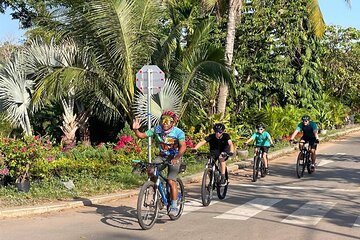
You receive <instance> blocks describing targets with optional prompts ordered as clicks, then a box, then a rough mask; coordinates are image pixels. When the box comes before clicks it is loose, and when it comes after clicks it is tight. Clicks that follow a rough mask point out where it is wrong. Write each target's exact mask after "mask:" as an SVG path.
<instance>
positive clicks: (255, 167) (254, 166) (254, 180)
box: [252, 156, 260, 182]
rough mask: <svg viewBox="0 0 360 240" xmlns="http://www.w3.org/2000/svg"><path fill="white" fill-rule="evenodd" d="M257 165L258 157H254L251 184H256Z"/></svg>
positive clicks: (258, 162)
mask: <svg viewBox="0 0 360 240" xmlns="http://www.w3.org/2000/svg"><path fill="white" fill-rule="evenodd" d="M259 164H260V157H259V156H255V157H254V164H253V176H252V181H253V182H256V181H257V178H258V176H259Z"/></svg>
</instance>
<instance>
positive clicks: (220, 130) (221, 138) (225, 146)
mask: <svg viewBox="0 0 360 240" xmlns="http://www.w3.org/2000/svg"><path fill="white" fill-rule="evenodd" d="M213 130H214V132H215V133H213V134H210V135H208V136H207V137H205V139H204V140H202V141H201V142H199V143H198V144H196V146H195V147H194V148H193V149H192V150H193V151H197V149H198V148H200V147H201V146H203V145H204V144H206V143H209V146H210V155H212V156H214V157H215V159H219V161H220V173H221V179H220V184H221V185H223V186H224V185H225V184H226V179H225V170H226V163H225V161H226V160H227V159H228V158H229V156H233V155H234V145H233V143H232V141H231V139H230V135H229V134H227V133H225V132H224V131H225V126H224V124H222V123H216V124H215V125H214V127H213Z"/></svg>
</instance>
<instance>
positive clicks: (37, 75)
mask: <svg viewBox="0 0 360 240" xmlns="http://www.w3.org/2000/svg"><path fill="white" fill-rule="evenodd" d="M24 53H25V56H26V60H25V62H24V67H25V68H26V69H27V72H28V73H29V74H30V75H31V76H32V77H33V78H34V79H35V81H36V83H37V84H36V88H35V92H34V95H33V99H32V101H33V103H34V106H35V107H36V109H39V108H41V107H42V106H43V105H44V104H46V102H48V101H50V100H55V101H56V100H57V101H60V102H61V104H62V106H63V109H64V114H63V125H62V126H59V127H60V128H61V130H62V131H63V137H62V142H63V143H64V148H65V149H71V148H72V147H74V146H75V143H76V136H75V133H76V131H77V129H78V128H81V127H83V126H85V125H87V121H88V112H87V111H85V110H84V111H82V112H80V113H78V114H76V113H75V112H74V111H75V108H74V105H75V98H76V97H77V95H78V94H79V93H80V91H79V90H78V89H77V88H75V86H76V85H75V84H74V83H75V82H76V81H84V77H85V76H86V74H85V73H86V70H85V66H87V61H88V59H87V58H86V55H84V56H83V55H82V53H81V52H80V51H79V49H78V47H77V46H76V44H75V43H74V42H73V41H71V40H64V41H63V42H61V43H60V44H58V45H56V44H55V43H54V41H51V42H50V43H49V44H47V43H44V42H42V41H41V40H34V41H30V42H29V45H28V46H27V47H26V48H25V49H24ZM79 64H80V66H81V68H78V67H77V65H79Z"/></svg>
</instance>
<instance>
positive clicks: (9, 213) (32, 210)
mask: <svg viewBox="0 0 360 240" xmlns="http://www.w3.org/2000/svg"><path fill="white" fill-rule="evenodd" d="M357 131H360V126H358V127H354V128H351V129H347V130H344V131H341V132H338V133H333V134H330V135H326V136H325V137H320V140H324V139H328V138H329V137H330V138H331V137H339V136H343V135H346V134H348V133H351V132H357ZM294 151H296V150H295V149H294V148H293V147H287V148H284V149H280V150H277V151H275V152H272V153H270V154H269V160H271V159H275V158H277V157H280V156H282V155H284V154H287V153H291V152H294ZM251 162H252V157H251V158H247V159H245V160H242V161H239V162H234V163H231V164H229V165H228V169H229V172H232V171H235V170H237V169H243V168H247V167H250V166H251V164H252V163H251ZM202 174H203V173H202V172H200V173H195V174H193V175H190V176H185V177H182V180H183V182H184V183H185V184H189V183H194V182H200V180H201V178H202ZM139 189H140V188H137V189H132V190H128V191H127V192H125V193H118V194H109V195H104V196H96V197H91V198H79V199H75V200H69V202H65V203H60V204H59V203H54V204H46V205H41V206H32V207H18V208H13V209H6V210H0V219H5V218H14V217H24V216H30V215H35V214H43V213H50V212H59V211H62V210H66V209H72V208H78V207H83V206H90V205H94V204H100V203H105V202H109V201H112V200H117V199H122V198H128V197H131V196H134V195H137V194H138V192H139Z"/></svg>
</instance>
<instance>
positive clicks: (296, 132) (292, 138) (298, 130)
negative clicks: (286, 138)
mask: <svg viewBox="0 0 360 240" xmlns="http://www.w3.org/2000/svg"><path fill="white" fill-rule="evenodd" d="M300 131H301V123H300V124H299V125H298V126H297V127H296V129H295V132H294V133H293V134H292V135H291V138H290V140H291V141H293V140H294V138H295V137H296V134H298V133H299V132H300Z"/></svg>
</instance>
